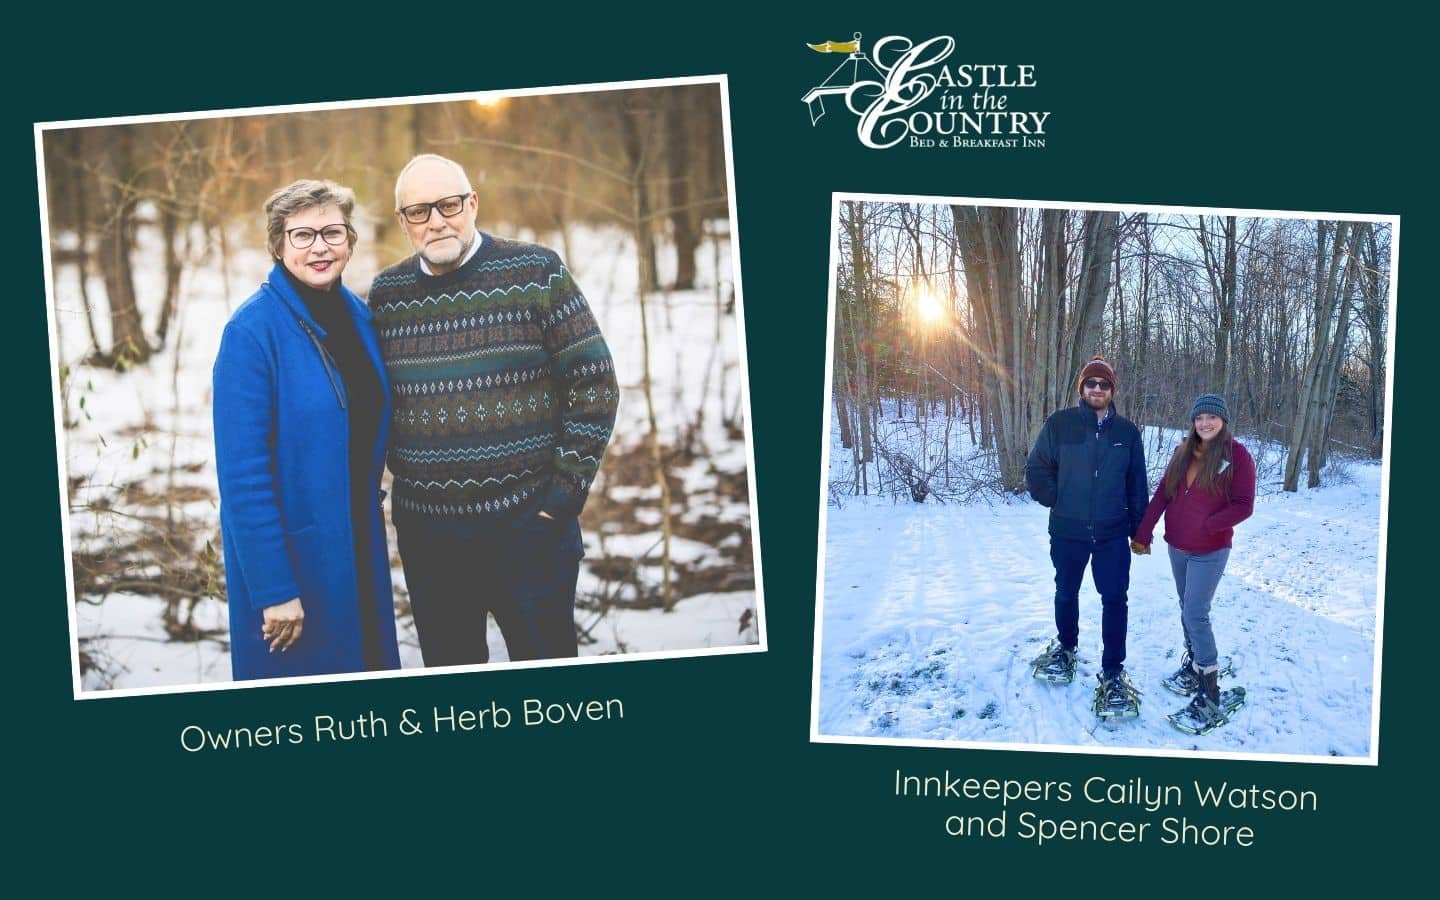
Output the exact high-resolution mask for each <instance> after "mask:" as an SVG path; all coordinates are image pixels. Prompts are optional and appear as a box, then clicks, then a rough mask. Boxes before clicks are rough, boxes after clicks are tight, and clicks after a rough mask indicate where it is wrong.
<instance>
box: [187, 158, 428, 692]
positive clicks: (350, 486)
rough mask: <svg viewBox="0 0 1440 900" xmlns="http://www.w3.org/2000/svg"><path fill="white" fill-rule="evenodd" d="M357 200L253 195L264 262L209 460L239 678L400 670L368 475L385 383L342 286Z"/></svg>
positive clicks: (377, 445) (383, 422)
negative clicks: (261, 214)
mask: <svg viewBox="0 0 1440 900" xmlns="http://www.w3.org/2000/svg"><path fill="white" fill-rule="evenodd" d="M354 208H355V196H354V194H353V193H351V191H350V190H349V189H348V188H345V187H341V186H340V185H338V184H334V183H333V182H329V181H310V180H306V181H297V182H295V183H294V184H291V185H289V186H287V187H284V188H281V189H280V190H278V191H276V192H275V193H274V194H271V195H270V198H269V199H268V200H266V201H265V216H266V225H267V237H268V240H269V247H270V255H271V256H272V257H273V258H274V260H275V267H274V268H273V269H271V270H270V275H269V277H268V278H267V279H266V281H265V283H264V284H262V285H261V286H260V289H259V290H258V291H256V292H255V293H254V295H252V296H251V297H250V298H249V299H248V300H246V301H245V302H244V303H243V304H242V305H241V306H240V308H239V309H237V310H236V311H235V314H234V315H233V316H232V317H231V318H230V322H229V324H228V325H226V326H225V334H224V337H223V338H222V340H221V343H220V353H219V356H217V357H216V359H215V372H214V395H215V460H216V468H217V469H218V470H219V476H220V532H221V538H222V541H223V543H224V549H225V576H226V585H227V588H228V591H229V605H230V660H231V667H232V669H233V671H234V675H235V678H236V679H248V678H276V677H282V676H296V675H321V674H329V673H335V672H357V671H365V670H375V669H394V668H398V667H399V665H400V659H399V650H398V648H397V646H396V641H395V615H394V608H393V599H392V595H391V588H390V561H389V553H388V552H387V550H386V546H385V529H384V523H383V522H382V520H381V513H380V487H379V481H380V470H381V466H382V465H383V463H384V456H385V437H386V431H387V428H388V424H389V419H390V402H389V401H390V392H389V387H388V385H387V382H386V379H385V367H384V366H383V365H382V363H381V360H380V354H379V350H378V348H377V345H376V341H375V332H374V328H373V327H372V325H371V321H370V311H369V309H367V308H366V306H365V304H364V303H363V302H362V301H361V300H360V299H359V298H358V297H356V296H355V295H354V294H353V293H351V292H350V291H349V290H347V289H346V288H345V287H344V285H342V284H341V283H340V275H341V273H342V272H344V271H345V264H346V263H347V262H349V261H350V254H351V252H352V251H353V250H354V247H355V229H354V228H353V227H352V226H351V223H350V215H351V213H352V212H353V211H354Z"/></svg>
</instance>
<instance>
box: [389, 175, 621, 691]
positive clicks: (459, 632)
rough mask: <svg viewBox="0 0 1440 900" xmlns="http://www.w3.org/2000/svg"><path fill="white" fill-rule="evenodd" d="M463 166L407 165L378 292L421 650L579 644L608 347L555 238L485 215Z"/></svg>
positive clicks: (398, 500) (483, 653) (525, 655)
mask: <svg viewBox="0 0 1440 900" xmlns="http://www.w3.org/2000/svg"><path fill="white" fill-rule="evenodd" d="M478 203H479V198H478V196H477V195H476V194H475V192H474V191H473V190H471V187H470V180H469V178H467V177H466V175H465V170H464V169H463V168H461V167H460V165H458V164H457V163H455V162H453V161H452V160H449V159H446V158H444V157H441V156H435V155H432V154H425V155H422V156H417V157H416V158H414V159H412V160H411V161H410V162H409V163H408V164H406V166H405V168H404V169H402V170H401V172H400V176H399V178H398V179H397V180H396V182H395V208H396V218H397V219H398V220H399V223H400V226H401V227H402V228H404V229H405V232H406V234H407V235H408V236H409V238H410V243H411V245H412V246H413V247H414V248H415V255H414V256H411V257H409V258H407V259H405V260H402V261H401V262H399V263H396V264H395V265H393V266H391V267H390V268H388V269H386V270H385V271H383V272H381V273H380V274H379V275H377V276H376V277H375V281H374V284H373V286H372V288H371V291H370V306H371V309H372V311H373V312H374V315H375V325H376V329H377V331H378V333H379V337H380V349H381V353H382V354H383V355H384V357H385V365H386V370H387V371H388V373H389V376H390V384H391V393H392V395H393V404H392V406H393V410H394V413H393V416H392V419H393V423H392V428H391V432H390V433H391V445H390V454H389V466H390V471H391V472H392V473H393V474H394V476H395V477H394V485H393V487H394V493H395V498H394V507H393V516H394V520H395V530H396V533H397V535H398V537H399V547H400V561H401V563H402V565H403V566H404V568H405V581H406V585H407V586H408V588H409V591H410V605H411V609H412V611H413V612H414V615H415V629H416V631H417V632H418V633H419V636H420V652H421V655H422V656H423V657H424V659H425V664H426V665H427V666H447V665H461V664H469V663H484V662H488V661H489V658H490V652H489V648H488V646H487V645H486V641H485V629H486V614H487V613H493V614H494V615H495V620H496V622H497V623H498V624H499V626H500V631H501V633H502V634H503V635H504V637H505V646H506V650H507V651H508V653H509V656H510V659H512V660H522V659H547V658H554V657H566V656H575V655H576V654H577V644H576V638H575V583H576V580H577V578H578V576H579V565H580V557H581V556H582V555H583V553H584V550H583V547H582V544H581V540H580V526H579V523H578V522H577V517H578V516H579V515H580V510H581V509H582V508H583V507H584V505H585V499H586V496H587V494H588V491H589V489H590V485H591V483H592V482H593V480H594V478H595V473H596V471H597V470H598V469H599V466H600V459H601V457H602V456H603V455H604V453H605V445H606V444H607V443H608V442H609V440H610V432H611V429H612V428H613V427H614V424H615V411H616V408H617V405H618V402H619V388H618V386H617V385H616V382H615V367H614V363H613V362H612V360H611V358H610V351H609V349H608V348H607V347H606V345H605V340H604V338H602V337H601V335H600V330H599V327H598V326H597V324H596V322H595V318H594V316H593V315H591V313H590V307H589V305H588V304H587V303H586V301H585V297H584V296H583V295H582V294H581V293H580V289H579V288H578V287H577V286H576V285H575V282H574V281H573V280H572V279H571V277H570V271H569V270H568V269H567V268H566V267H565V265H564V263H563V262H561V260H560V257H559V256H558V255H556V254H555V252H554V251H552V250H548V249H546V248H544V247H540V246H537V245H535V244H526V243H520V242H518V241H511V240H506V239H504V238H497V237H494V236H492V235H488V234H485V233H482V232H480V231H477V230H476V228H475V218H476V214H477V211H478Z"/></svg>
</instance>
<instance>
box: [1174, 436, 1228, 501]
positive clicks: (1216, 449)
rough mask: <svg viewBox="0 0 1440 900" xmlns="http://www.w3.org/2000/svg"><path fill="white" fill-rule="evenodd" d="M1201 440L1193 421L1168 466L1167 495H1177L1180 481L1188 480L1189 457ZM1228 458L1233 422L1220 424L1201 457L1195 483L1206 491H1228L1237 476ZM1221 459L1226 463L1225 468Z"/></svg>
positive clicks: (1190, 457) (1193, 453)
mask: <svg viewBox="0 0 1440 900" xmlns="http://www.w3.org/2000/svg"><path fill="white" fill-rule="evenodd" d="M1201 443H1202V441H1201V440H1200V433H1199V432H1198V431H1196V430H1195V423H1194V422H1191V423H1190V433H1189V434H1187V435H1185V440H1183V441H1181V442H1180V446H1178V447H1176V448H1175V455H1174V456H1172V457H1170V465H1169V466H1168V467H1167V468H1166V469H1165V496H1167V497H1174V496H1175V495H1176V494H1178V493H1179V492H1180V485H1181V484H1182V483H1183V482H1184V481H1185V472H1186V470H1187V469H1189V468H1190V461H1191V460H1192V459H1194V458H1195V451H1196V450H1197V449H1199V447H1200V444H1201ZM1229 462H1230V423H1229V422H1224V423H1222V424H1221V425H1220V433H1219V434H1217V435H1215V438H1214V440H1212V441H1211V442H1210V447H1209V449H1208V450H1207V451H1206V452H1205V455H1204V456H1202V457H1201V458H1200V471H1198V472H1196V473H1195V486H1196V487H1198V488H1199V489H1200V490H1202V491H1204V492H1205V493H1207V494H1229V493H1230V482H1231V481H1232V480H1233V479H1234V477H1235V467H1234V466H1233V465H1228V463H1229ZM1221 463H1227V465H1226V466H1225V467H1224V471H1223V472H1222V471H1221Z"/></svg>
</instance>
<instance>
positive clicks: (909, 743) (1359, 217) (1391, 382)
mask: <svg viewBox="0 0 1440 900" xmlns="http://www.w3.org/2000/svg"><path fill="white" fill-rule="evenodd" d="M847 200H850V201H856V202H885V203H914V204H944V205H966V206H1000V207H1012V208H1019V209H1067V210H1102V211H1109V212H1137V211H1143V212H1155V213H1175V214H1189V215H1195V214H1201V215H1221V216H1246V217H1256V218H1269V219H1303V220H1315V219H1340V220H1343V221H1347V222H1372V223H1385V224H1388V225H1390V227H1391V229H1392V233H1391V239H1390V291H1389V296H1388V298H1387V299H1388V304H1389V308H1388V310H1387V311H1386V316H1387V320H1388V321H1387V323H1386V347H1385V370H1386V371H1385V436H1384V438H1383V440H1382V448H1381V462H1380V466H1381V468H1380V521H1379V523H1378V527H1379V530H1380V532H1379V552H1378V565H1377V567H1376V569H1377V571H1376V586H1375V589H1376V596H1375V601H1376V603H1375V653H1374V656H1375V658H1374V661H1373V669H1372V672H1371V677H1372V682H1373V688H1372V694H1371V705H1370V752H1369V754H1368V755H1367V756H1353V757H1345V756H1328V755H1327V756H1322V755H1312V754H1294V753H1243V752H1226V751H1219V750H1180V749H1151V748H1144V747H1099V746H1089V745H1083V744H1025V743H1018V742H1013V741H967V740H955V741H943V740H933V739H925V738H914V739H910V738H884V737H856V736H851V735H835V734H821V733H820V663H821V643H822V641H823V631H824V623H825V549H826V548H825V535H826V531H827V521H828V506H829V497H830V493H829V486H830V420H831V416H832V415H833V403H834V397H833V390H834V385H833V383H832V379H833V377H834V367H835V294H836V288H837V279H836V273H837V271H838V269H839V263H840V226H839V221H840V204H841V203H842V202H844V201H847ZM827 276H828V278H829V281H830V284H829V288H828V290H829V303H828V306H827V319H826V323H825V391H824V394H825V400H824V404H825V405H824V407H823V410H822V412H823V415H822V416H821V423H822V431H821V435H820V517H819V531H818V532H817V536H816V547H817V551H816V564H815V633H814V652H813V656H812V662H811V672H812V676H811V685H810V741H811V743H817V744H858V745H864V746H889V747H943V748H951V749H970V750H1019V751H1024V752H1035V753H1081V754H1090V755H1102V756H1142V757H1143V756H1149V757H1163V758H1169V759H1225V760H1234V759H1239V760H1255V761H1261V762H1292V763H1293V762H1302V763H1328V764H1331V765H1370V766H1378V765H1379V764H1380V669H1381V657H1382V644H1383V642H1384V633H1385V569H1386V565H1385V563H1386V544H1387V536H1388V532H1389V522H1390V459H1391V449H1392V448H1391V442H1392V440H1393V439H1394V433H1395V428H1394V403H1395V307H1396V299H1397V297H1398V287H1399V283H1400V216H1398V215H1383V214H1372V213H1349V212H1346V213H1335V212H1301V211H1295V210H1265V209H1238V208H1227V207H1208V206H1173V205H1164V204H1158V203H1143V202H1137V203H1124V204H1121V203H1081V202H1075V201H1069V200H1065V201H1060V200H1054V201H1052V200H1021V199H998V198H993V197H945V196H928V195H917V194H880V193H858V192H842V191H837V192H835V193H833V194H832V195H831V203H830V259H829V263H828V268H827Z"/></svg>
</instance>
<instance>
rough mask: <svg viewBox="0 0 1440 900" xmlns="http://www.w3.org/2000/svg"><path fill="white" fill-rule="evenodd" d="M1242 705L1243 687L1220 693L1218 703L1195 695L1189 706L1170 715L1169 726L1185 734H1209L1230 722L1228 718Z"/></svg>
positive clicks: (1243, 697)
mask: <svg viewBox="0 0 1440 900" xmlns="http://www.w3.org/2000/svg"><path fill="white" fill-rule="evenodd" d="M1244 705H1245V689H1244V688H1243V687H1234V688H1228V689H1226V690H1223V691H1221V692H1220V701H1219V702H1218V703H1213V702H1211V701H1210V700H1209V699H1207V698H1206V697H1205V695H1204V694H1203V693H1200V694H1196V695H1195V697H1194V698H1193V699H1192V700H1191V701H1190V705H1189V706H1187V707H1185V708H1184V709H1182V710H1180V711H1179V712H1176V713H1171V714H1170V716H1169V719H1170V724H1171V725H1174V726H1175V727H1176V728H1178V729H1180V730H1181V731H1183V732H1185V733H1186V734H1197V735H1204V734H1209V733H1210V732H1212V731H1214V730H1215V729H1217V728H1219V727H1220V726H1221V725H1224V724H1225V723H1226V722H1228V721H1230V717H1231V716H1233V715H1235V713H1236V712H1237V711H1239V709H1240V707H1242V706H1244Z"/></svg>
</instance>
